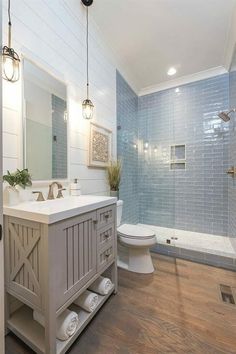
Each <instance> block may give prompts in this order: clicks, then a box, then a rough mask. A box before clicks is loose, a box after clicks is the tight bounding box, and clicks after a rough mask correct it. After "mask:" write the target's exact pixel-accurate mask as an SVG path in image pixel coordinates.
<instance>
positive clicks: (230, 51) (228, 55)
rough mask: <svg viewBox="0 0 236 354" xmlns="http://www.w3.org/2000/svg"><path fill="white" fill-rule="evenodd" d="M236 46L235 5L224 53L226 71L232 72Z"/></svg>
mask: <svg viewBox="0 0 236 354" xmlns="http://www.w3.org/2000/svg"><path fill="white" fill-rule="evenodd" d="M235 44H236V4H235V5H234V10H233V12H232V17H231V21H230V24H229V29H228V36H227V40H226V46H225V51H224V67H225V68H226V70H230V68H231V64H232V60H233V55H234V49H235Z"/></svg>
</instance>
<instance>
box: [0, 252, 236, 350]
mask: <svg viewBox="0 0 236 354" xmlns="http://www.w3.org/2000/svg"><path fill="white" fill-rule="evenodd" d="M153 260H154V264H155V268H156V270H155V273H154V274H153V275H139V274H135V273H131V272H127V271H124V270H120V271H119V292H118V294H117V295H116V296H112V297H111V298H110V299H109V301H108V302H107V304H106V305H105V306H104V307H103V308H102V309H101V311H100V312H99V313H98V315H97V316H96V317H95V318H94V320H93V321H92V323H91V324H90V325H89V326H88V328H87V329H86V330H85V331H84V332H83V334H82V335H81V336H80V338H79V339H78V340H77V341H76V342H75V344H74V345H73V347H72V348H71V350H70V351H69V353H70V354H95V353H96V354H144V353H145V354H159V353H160V354H167V353H168V354H170V353H187V354H194V353H197V354H223V353H224V354H233V353H234V354H236V306H234V305H230V304H225V303H223V302H222V300H221V298H220V293H219V284H226V285H230V286H232V287H236V273H235V272H231V271H227V270H223V269H218V268H214V267H209V266H206V265H201V264H197V263H192V262H188V261H184V260H180V259H175V258H169V257H165V256H160V255H153ZM23 353H24V354H29V353H33V352H32V351H31V350H30V349H28V348H27V347H26V346H24V345H23V344H22V342H20V341H19V340H18V339H17V338H16V337H15V336H13V335H11V334H10V335H8V336H7V338H6V354H23Z"/></svg>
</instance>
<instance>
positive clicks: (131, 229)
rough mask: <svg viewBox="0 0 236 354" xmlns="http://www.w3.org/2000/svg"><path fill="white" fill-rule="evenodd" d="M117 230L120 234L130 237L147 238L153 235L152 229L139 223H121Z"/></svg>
mask: <svg viewBox="0 0 236 354" xmlns="http://www.w3.org/2000/svg"><path fill="white" fill-rule="evenodd" d="M117 231H118V234H119V235H120V236H122V237H126V238H130V239H137V240H148V239H152V238H153V237H155V234H154V232H153V231H152V230H150V229H147V228H144V227H142V226H139V225H132V224H123V225H121V226H120V227H118V229H117Z"/></svg>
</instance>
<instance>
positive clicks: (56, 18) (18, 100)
mask: <svg viewBox="0 0 236 354" xmlns="http://www.w3.org/2000/svg"><path fill="white" fill-rule="evenodd" d="M3 3H4V8H3V29H4V40H5V41H3V43H4V42H6V34H7V33H6V26H7V18H6V13H7V8H6V6H7V1H6V0H4V1H3ZM12 22H13V35H12V37H13V47H14V48H15V49H16V50H17V51H18V53H19V54H22V55H24V56H25V57H27V58H29V59H31V60H32V61H34V62H35V63H37V64H38V65H40V66H41V67H42V68H43V69H45V70H47V71H49V72H50V73H51V74H53V75H54V76H55V77H57V78H58V79H59V80H62V81H64V82H65V83H66V84H67V85H68V113H69V119H70V123H69V124H70V127H69V145H70V146H69V178H70V179H73V178H75V177H78V178H79V179H80V181H81V185H82V191H83V193H84V194H87V193H91V194H94V193H96V194H106V193H107V192H108V188H107V184H106V178H105V172H104V170H99V169H91V168H88V167H87V158H88V140H89V124H90V123H89V122H88V121H86V120H84V119H83V118H82V111H81V103H82V101H83V99H84V98H85V96H86V77H85V73H86V47H85V34H86V32H85V24H86V12H85V9H84V7H83V6H82V5H81V2H80V0H50V1H47V0H15V1H12ZM21 80H22V76H21ZM21 80H20V81H19V82H17V83H14V84H13V83H7V82H5V81H4V86H3V90H4V93H3V145H4V149H3V164H4V172H5V171H6V170H7V169H9V170H15V169H16V168H17V167H19V168H21V167H22V163H23V158H22V157H23V156H22V155H23V154H22V152H23V149H22V145H23V144H22V128H21V127H22V109H21V106H22V81H21ZM90 85H91V99H92V101H93V102H94V104H95V107H96V110H95V117H94V119H93V122H96V123H98V124H100V125H103V126H105V127H107V128H109V129H111V130H112V131H113V154H114V156H116V66H115V64H114V59H113V57H112V55H111V53H110V51H109V50H108V49H107V47H106V46H105V45H104V43H103V41H102V38H101V36H100V34H99V31H98V29H97V27H96V25H95V24H94V23H93V21H92V20H91V21H90ZM39 148H40V147H39Z"/></svg>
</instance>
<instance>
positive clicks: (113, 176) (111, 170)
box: [107, 160, 122, 199]
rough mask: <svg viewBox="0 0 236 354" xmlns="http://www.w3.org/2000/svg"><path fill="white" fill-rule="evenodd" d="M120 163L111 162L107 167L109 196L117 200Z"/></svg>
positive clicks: (118, 161)
mask: <svg viewBox="0 0 236 354" xmlns="http://www.w3.org/2000/svg"><path fill="white" fill-rule="evenodd" d="M121 169H122V166H121V161H120V160H117V161H111V162H110V163H109V165H108V166H107V180H108V184H109V186H110V196H111V197H117V198H118V199H119V186H120V180H121Z"/></svg>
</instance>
